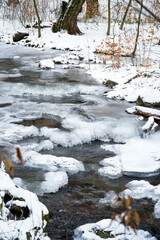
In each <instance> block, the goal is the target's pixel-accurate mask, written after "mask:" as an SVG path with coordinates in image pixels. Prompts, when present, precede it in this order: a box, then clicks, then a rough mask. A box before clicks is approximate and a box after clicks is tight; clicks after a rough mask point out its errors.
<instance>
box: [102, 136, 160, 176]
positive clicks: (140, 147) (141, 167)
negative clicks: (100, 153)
mask: <svg viewBox="0 0 160 240" xmlns="http://www.w3.org/2000/svg"><path fill="white" fill-rule="evenodd" d="M159 139H160V133H158V132H157V133H155V134H154V135H152V136H150V137H148V138H146V139H142V138H139V137H135V138H131V139H129V140H127V141H126V144H118V145H114V146H113V149H111V147H109V148H108V146H107V145H103V149H106V150H107V151H108V149H111V150H114V152H115V153H117V154H118V155H117V156H115V157H110V158H107V159H104V160H103V161H101V162H100V163H101V164H102V165H103V166H104V167H103V168H100V169H99V173H100V174H101V175H104V176H107V177H110V178H118V177H120V174H121V171H123V173H124V174H125V175H129V176H135V177H136V176H138V177H140V176H141V177H150V176H152V175H157V174H158V173H159V170H160V161H159V159H160V150H159Z"/></svg>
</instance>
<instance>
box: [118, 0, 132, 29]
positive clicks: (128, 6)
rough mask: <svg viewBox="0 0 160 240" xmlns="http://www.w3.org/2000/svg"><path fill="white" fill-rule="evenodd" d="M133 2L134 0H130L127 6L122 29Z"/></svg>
mask: <svg viewBox="0 0 160 240" xmlns="http://www.w3.org/2000/svg"><path fill="white" fill-rule="evenodd" d="M131 2H132V0H129V2H128V5H127V8H126V11H125V13H124V16H123V20H122V23H121V26H120V29H121V30H122V29H123V25H124V22H125V20H126V17H127V14H128V11H129V8H130V6H131Z"/></svg>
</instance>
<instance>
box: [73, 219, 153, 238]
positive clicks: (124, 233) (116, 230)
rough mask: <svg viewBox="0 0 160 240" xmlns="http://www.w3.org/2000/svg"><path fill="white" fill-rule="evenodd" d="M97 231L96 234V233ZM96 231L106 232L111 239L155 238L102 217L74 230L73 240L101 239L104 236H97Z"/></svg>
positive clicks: (145, 232)
mask: <svg viewBox="0 0 160 240" xmlns="http://www.w3.org/2000/svg"><path fill="white" fill-rule="evenodd" d="M96 233H97V234H96ZM98 233H102V235H103V233H108V235H109V236H110V237H109V236H108V239H113V240H124V239H128V240H145V239H150V240H156V238H155V237H152V236H151V235H150V233H149V232H147V231H143V230H136V231H134V230H133V229H131V228H130V227H129V228H126V227H125V226H124V225H123V224H120V223H119V222H117V221H112V220H111V219H103V220H101V221H99V222H97V223H88V224H85V225H82V226H80V227H78V228H76V229H75V230H74V236H73V239H74V240H82V239H83V240H93V239H94V240H101V239H104V237H100V236H98Z"/></svg>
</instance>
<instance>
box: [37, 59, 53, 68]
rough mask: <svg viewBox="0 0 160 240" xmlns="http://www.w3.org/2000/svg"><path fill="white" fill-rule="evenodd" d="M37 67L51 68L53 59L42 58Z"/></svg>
mask: <svg viewBox="0 0 160 240" xmlns="http://www.w3.org/2000/svg"><path fill="white" fill-rule="evenodd" d="M39 67H40V68H42V69H53V68H54V61H53V60H52V59H44V60H41V61H39Z"/></svg>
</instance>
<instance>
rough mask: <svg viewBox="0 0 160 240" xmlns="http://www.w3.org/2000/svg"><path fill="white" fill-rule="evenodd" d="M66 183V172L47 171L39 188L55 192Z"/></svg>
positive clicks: (47, 191)
mask: <svg viewBox="0 0 160 240" xmlns="http://www.w3.org/2000/svg"><path fill="white" fill-rule="evenodd" d="M67 183H68V176H67V173H66V172H62V171H58V172H48V173H46V174H45V181H43V182H42V183H41V189H42V191H43V192H45V193H55V192H57V191H58V190H59V189H60V188H61V187H63V186H64V185H66V184H67Z"/></svg>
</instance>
